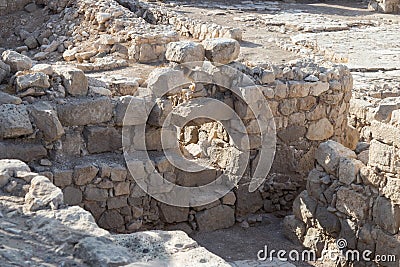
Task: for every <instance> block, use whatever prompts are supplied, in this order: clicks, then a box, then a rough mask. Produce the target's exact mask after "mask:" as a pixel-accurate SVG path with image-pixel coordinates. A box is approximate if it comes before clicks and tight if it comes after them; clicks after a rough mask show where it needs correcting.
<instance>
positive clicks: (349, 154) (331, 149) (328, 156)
mask: <svg viewBox="0 0 400 267" xmlns="http://www.w3.org/2000/svg"><path fill="white" fill-rule="evenodd" d="M341 158H353V159H355V158H357V156H356V153H354V151H352V150H350V149H348V148H347V147H345V146H343V145H341V144H340V143H337V142H335V141H327V142H324V143H321V144H320V145H319V147H318V149H317V151H316V152H315V159H316V160H317V161H318V163H319V164H320V165H321V166H322V167H323V168H324V169H325V170H326V171H327V172H328V173H330V174H334V175H336V171H337V168H338V166H339V161H340V159H341Z"/></svg>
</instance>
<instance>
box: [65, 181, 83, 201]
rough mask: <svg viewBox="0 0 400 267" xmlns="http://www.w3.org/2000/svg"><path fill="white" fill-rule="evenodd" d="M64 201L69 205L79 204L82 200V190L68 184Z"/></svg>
mask: <svg viewBox="0 0 400 267" xmlns="http://www.w3.org/2000/svg"><path fill="white" fill-rule="evenodd" d="M63 193H64V203H65V204H67V205H78V204H81V202H82V191H81V190H79V189H78V188H75V187H72V186H68V187H66V188H64V189H63Z"/></svg>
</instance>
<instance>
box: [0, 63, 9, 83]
mask: <svg viewBox="0 0 400 267" xmlns="http://www.w3.org/2000/svg"><path fill="white" fill-rule="evenodd" d="M10 70H11V69H10V66H9V65H7V64H6V63H4V62H3V61H2V60H0V84H1V82H2V81H3V80H4V79H5V78H6V77H7V76H8V75H10Z"/></svg>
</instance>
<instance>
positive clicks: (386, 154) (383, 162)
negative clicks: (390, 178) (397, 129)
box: [369, 140, 395, 172]
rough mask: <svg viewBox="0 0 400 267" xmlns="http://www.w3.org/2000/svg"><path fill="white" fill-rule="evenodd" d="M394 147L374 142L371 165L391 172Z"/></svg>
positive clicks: (370, 158)
mask: <svg viewBox="0 0 400 267" xmlns="http://www.w3.org/2000/svg"><path fill="white" fill-rule="evenodd" d="M394 152H395V151H394V147H392V146H390V145H387V144H384V143H381V142H379V141H377V140H372V141H371V145H370V148H369V164H370V165H371V166H373V167H378V168H379V169H381V170H384V171H387V172H390V167H391V164H392V163H393V157H394Z"/></svg>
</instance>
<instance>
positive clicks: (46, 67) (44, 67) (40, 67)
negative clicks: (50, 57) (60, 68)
mask: <svg viewBox="0 0 400 267" xmlns="http://www.w3.org/2000/svg"><path fill="white" fill-rule="evenodd" d="M31 71H33V72H42V73H44V74H47V75H53V73H54V70H53V67H52V66H51V65H50V64H36V65H34V66H33V67H32V68H31Z"/></svg>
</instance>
